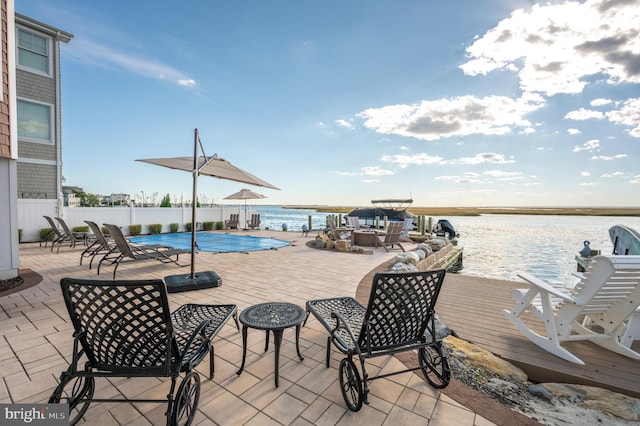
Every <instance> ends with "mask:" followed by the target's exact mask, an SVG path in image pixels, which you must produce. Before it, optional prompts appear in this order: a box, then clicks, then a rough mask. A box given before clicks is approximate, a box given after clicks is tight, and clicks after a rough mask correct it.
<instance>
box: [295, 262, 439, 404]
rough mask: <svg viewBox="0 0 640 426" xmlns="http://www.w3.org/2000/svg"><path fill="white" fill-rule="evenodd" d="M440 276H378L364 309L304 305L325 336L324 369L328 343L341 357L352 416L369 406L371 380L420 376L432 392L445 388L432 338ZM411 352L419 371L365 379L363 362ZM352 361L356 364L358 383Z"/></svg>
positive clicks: (336, 303) (323, 302) (351, 303)
mask: <svg viewBox="0 0 640 426" xmlns="http://www.w3.org/2000/svg"><path fill="white" fill-rule="evenodd" d="M444 276H445V270H444V269H441V270H436V271H424V272H408V273H377V274H375V276H374V277H373V283H372V286H371V295H370V296H369V303H368V305H367V306H366V307H365V306H364V305H362V304H361V303H359V302H358V301H357V300H356V299H354V298H352V297H338V298H331V299H319V300H310V301H308V302H307V304H306V306H307V319H308V317H309V314H313V316H314V317H316V319H317V320H318V321H320V323H321V324H322V325H323V326H324V327H325V328H326V329H327V331H328V332H329V337H327V356H326V366H327V368H328V367H329V361H330V359H331V343H333V344H334V345H335V347H336V348H337V349H338V350H339V351H340V352H342V353H343V354H345V358H343V359H342V360H341V361H340V368H339V370H338V372H339V380H340V388H341V390H342V396H343V398H344V400H345V402H346V404H347V407H348V408H349V409H350V410H352V411H358V410H360V408H362V404H363V402H364V403H365V404H368V401H367V395H368V393H369V386H368V383H369V382H370V381H372V380H375V379H381V378H385V377H388V376H392V375H395V374H400V373H405V372H409V371H414V370H422V373H423V374H424V376H425V378H426V379H427V381H428V382H429V383H430V384H431V385H432V386H434V387H435V388H444V387H446V386H447V385H448V384H449V381H450V379H451V370H450V368H449V362H448V360H447V357H446V355H445V353H444V351H443V349H442V342H441V341H440V340H439V339H437V338H436V337H435V335H434V331H435V306H436V301H437V299H438V295H439V293H440V289H441V288H442V282H443V280H444ZM305 323H306V320H305ZM414 350H417V351H418V361H419V365H420V366H419V367H414V368H407V369H402V370H400V371H393V372H385V373H384V374H383V373H380V374H379V375H378V376H375V377H370V376H369V375H368V373H367V370H366V366H365V361H366V360H367V359H369V358H375V357H380V356H386V355H393V354H396V353H400V352H407V351H414ZM353 357H357V358H358V359H359V361H360V369H359V370H360V371H361V372H362V378H361V377H360V372H359V371H358V368H356V365H355V363H354V362H353Z"/></svg>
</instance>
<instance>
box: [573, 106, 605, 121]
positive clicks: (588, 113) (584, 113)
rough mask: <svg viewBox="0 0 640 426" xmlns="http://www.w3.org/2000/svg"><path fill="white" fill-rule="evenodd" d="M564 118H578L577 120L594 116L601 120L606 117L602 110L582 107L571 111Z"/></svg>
mask: <svg viewBox="0 0 640 426" xmlns="http://www.w3.org/2000/svg"><path fill="white" fill-rule="evenodd" d="M564 118H566V119H569V120H577V121H584V120H589V119H592V118H595V119H597V120H601V119H603V118H604V114H603V113H601V112H600V111H593V110H590V109H585V108H580V109H579V110H577V111H569V112H568V113H567V115H565V116H564Z"/></svg>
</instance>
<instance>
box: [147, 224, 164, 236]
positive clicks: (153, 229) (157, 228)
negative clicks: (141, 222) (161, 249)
mask: <svg viewBox="0 0 640 426" xmlns="http://www.w3.org/2000/svg"><path fill="white" fill-rule="evenodd" d="M149 233H150V234H161V233H162V224H161V223H152V224H151V225H149Z"/></svg>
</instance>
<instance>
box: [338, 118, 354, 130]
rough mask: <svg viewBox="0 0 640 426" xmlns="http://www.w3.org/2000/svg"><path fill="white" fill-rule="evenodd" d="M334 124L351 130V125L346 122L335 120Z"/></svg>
mask: <svg viewBox="0 0 640 426" xmlns="http://www.w3.org/2000/svg"><path fill="white" fill-rule="evenodd" d="M336 123H338V125H339V126H342V127H344V128H345V129H349V130H353V129H354V127H353V124H351V123H349V122H348V121H346V120H336Z"/></svg>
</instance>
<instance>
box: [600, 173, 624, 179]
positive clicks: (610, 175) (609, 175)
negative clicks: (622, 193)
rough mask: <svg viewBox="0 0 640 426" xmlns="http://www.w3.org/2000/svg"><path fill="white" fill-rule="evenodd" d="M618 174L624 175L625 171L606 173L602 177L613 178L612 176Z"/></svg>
mask: <svg viewBox="0 0 640 426" xmlns="http://www.w3.org/2000/svg"><path fill="white" fill-rule="evenodd" d="M618 176H624V173H622V172H613V173H605V174H603V175H602V176H600V177H602V178H612V177H618Z"/></svg>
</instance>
